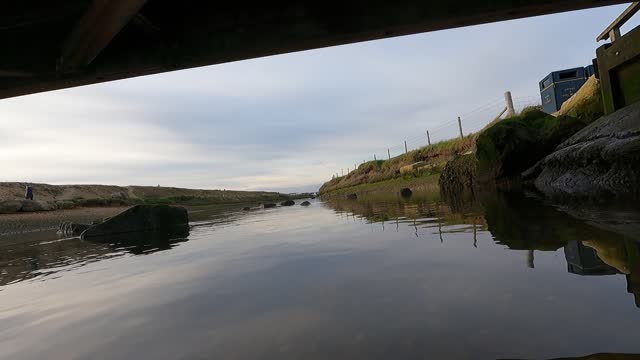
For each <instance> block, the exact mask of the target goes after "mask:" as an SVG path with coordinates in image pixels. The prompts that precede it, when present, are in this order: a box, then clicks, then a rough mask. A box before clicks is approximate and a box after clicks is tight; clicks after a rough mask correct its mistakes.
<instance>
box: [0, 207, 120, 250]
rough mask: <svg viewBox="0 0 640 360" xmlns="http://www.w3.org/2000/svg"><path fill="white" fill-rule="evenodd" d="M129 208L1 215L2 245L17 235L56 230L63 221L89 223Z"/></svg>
mask: <svg viewBox="0 0 640 360" xmlns="http://www.w3.org/2000/svg"><path fill="white" fill-rule="evenodd" d="M127 208H128V206H114V207H95V208H76V209H69V210H56V211H41V212H32V213H16V214H2V215H0V243H1V242H3V241H4V240H5V239H6V238H9V237H13V236H15V235H16V234H21V233H29V232H35V231H45V230H55V229H57V228H58V225H59V224H60V223H61V222H63V221H73V222H81V223H88V222H92V221H93V220H96V219H103V218H105V217H110V216H114V215H116V214H119V213H120V212H122V211H124V210H126V209H127Z"/></svg>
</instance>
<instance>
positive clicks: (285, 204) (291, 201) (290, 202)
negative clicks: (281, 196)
mask: <svg viewBox="0 0 640 360" xmlns="http://www.w3.org/2000/svg"><path fill="white" fill-rule="evenodd" d="M295 204H296V202H295V201H293V200H285V201H283V202H281V203H280V206H293V205H295Z"/></svg>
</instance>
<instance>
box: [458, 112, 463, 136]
mask: <svg viewBox="0 0 640 360" xmlns="http://www.w3.org/2000/svg"><path fill="white" fill-rule="evenodd" d="M458 129H460V139H464V134H463V133H462V120H460V116H458Z"/></svg>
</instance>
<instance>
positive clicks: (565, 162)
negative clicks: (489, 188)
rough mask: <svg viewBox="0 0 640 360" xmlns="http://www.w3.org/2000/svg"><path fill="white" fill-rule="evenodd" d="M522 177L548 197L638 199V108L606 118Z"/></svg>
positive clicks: (618, 112)
mask: <svg viewBox="0 0 640 360" xmlns="http://www.w3.org/2000/svg"><path fill="white" fill-rule="evenodd" d="M523 177H525V178H529V179H535V180H534V184H535V186H536V187H537V188H538V189H539V190H540V191H542V192H544V193H546V194H548V195H569V196H595V195H617V196H623V195H635V196H639V195H640V103H636V104H633V105H630V106H627V107H625V108H623V109H620V110H618V111H616V112H615V113H613V114H610V115H607V116H603V117H601V118H600V119H598V120H596V121H595V122H593V123H592V124H590V125H589V126H587V127H585V128H584V129H582V130H581V131H580V132H578V133H577V134H575V135H574V136H572V137H571V138H569V139H568V140H566V141H565V142H563V143H562V144H560V145H559V146H558V147H557V148H556V150H555V151H554V152H553V153H551V154H550V155H548V156H547V157H545V158H544V159H542V160H541V161H540V162H539V163H537V164H536V165H535V166H534V167H533V168H531V169H529V170H527V171H526V172H525V173H524V174H523Z"/></svg>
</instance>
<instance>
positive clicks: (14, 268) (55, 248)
mask: <svg viewBox="0 0 640 360" xmlns="http://www.w3.org/2000/svg"><path fill="white" fill-rule="evenodd" d="M188 236H189V230H188V228H187V229H182V231H181V232H179V233H172V234H167V233H158V232H139V233H129V234H123V235H120V236H117V237H112V238H109V239H108V241H104V239H103V241H85V240H81V239H79V238H71V239H59V240H53V241H39V242H26V243H25V242H18V243H14V244H11V245H7V246H4V247H3V248H2V249H1V250H2V251H0V286H3V285H7V284H11V283H16V282H19V281H24V280H28V279H34V278H37V279H40V280H44V279H49V278H52V277H55V275H56V274H58V273H60V272H63V271H69V270H73V269H77V268H79V267H82V266H84V265H87V264H90V263H93V262H97V261H101V260H106V259H111V258H115V257H120V256H123V255H126V254H134V255H144V254H150V253H154V252H157V251H163V250H168V249H171V248H173V247H175V246H176V245H177V244H178V243H181V242H184V241H187V240H188Z"/></svg>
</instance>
